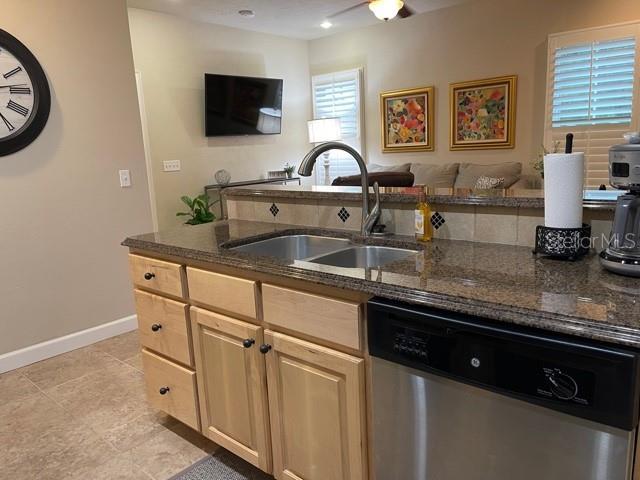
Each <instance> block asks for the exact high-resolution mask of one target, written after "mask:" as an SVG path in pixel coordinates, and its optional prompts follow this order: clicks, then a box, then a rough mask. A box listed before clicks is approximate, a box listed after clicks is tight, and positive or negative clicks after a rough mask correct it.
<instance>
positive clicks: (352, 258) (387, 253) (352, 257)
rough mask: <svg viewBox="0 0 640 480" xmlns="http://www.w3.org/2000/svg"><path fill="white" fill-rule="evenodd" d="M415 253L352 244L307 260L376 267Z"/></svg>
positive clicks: (352, 266)
mask: <svg viewBox="0 0 640 480" xmlns="http://www.w3.org/2000/svg"><path fill="white" fill-rule="evenodd" d="M415 253H418V252H416V251H415V250H406V249H404V248H391V247H374V246H354V247H351V248H345V249H343V250H339V251H337V252H333V253H329V254H328V255H324V256H321V257H318V258H314V259H312V260H309V261H310V262H312V263H320V264H322V265H331V266H334V267H344V268H376V267H380V266H382V265H386V264H388V263H391V262H395V261H397V260H403V259H405V258H407V257H409V256H410V255H412V254H415Z"/></svg>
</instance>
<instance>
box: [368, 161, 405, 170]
mask: <svg viewBox="0 0 640 480" xmlns="http://www.w3.org/2000/svg"><path fill="white" fill-rule="evenodd" d="M409 168H411V164H410V163H403V164H402V165H381V164H379V163H370V164H369V165H367V171H368V172H408V171H409Z"/></svg>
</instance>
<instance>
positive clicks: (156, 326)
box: [151, 323, 162, 332]
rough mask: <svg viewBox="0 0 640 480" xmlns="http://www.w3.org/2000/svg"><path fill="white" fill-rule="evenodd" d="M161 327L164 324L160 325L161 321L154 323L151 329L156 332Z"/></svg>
mask: <svg viewBox="0 0 640 480" xmlns="http://www.w3.org/2000/svg"><path fill="white" fill-rule="evenodd" d="M161 328H162V325H160V324H159V323H154V324H153V325H151V330H153V331H154V332H157V331H158V330H160V329H161Z"/></svg>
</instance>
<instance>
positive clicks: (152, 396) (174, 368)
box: [142, 350, 200, 430]
mask: <svg viewBox="0 0 640 480" xmlns="http://www.w3.org/2000/svg"><path fill="white" fill-rule="evenodd" d="M142 365H143V368H144V379H145V384H146V387H147V399H148V400H149V403H151V405H153V406H154V407H155V408H157V409H159V410H162V411H163V412H167V413H168V414H169V415H171V416H172V417H174V418H177V419H178V420H180V421H181V422H182V423H185V424H187V425H189V426H190V427H191V428H194V429H196V430H200V421H199V415H198V402H197V396H196V374H195V372H194V371H193V370H189V369H188V368H185V367H182V366H180V365H178V364H177V363H173V362H171V361H169V360H167V359H165V358H162V357H161V356H159V355H156V354H155V353H153V352H150V351H149V350H142Z"/></svg>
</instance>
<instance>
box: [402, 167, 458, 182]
mask: <svg viewBox="0 0 640 480" xmlns="http://www.w3.org/2000/svg"><path fill="white" fill-rule="evenodd" d="M458 165H459V164H457V163H447V164H444V165H432V164H427V163H412V164H411V170H410V171H411V173H413V176H414V177H415V185H427V186H429V187H435V188H451V187H453V185H454V183H455V181H456V176H457V175H458Z"/></svg>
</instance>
